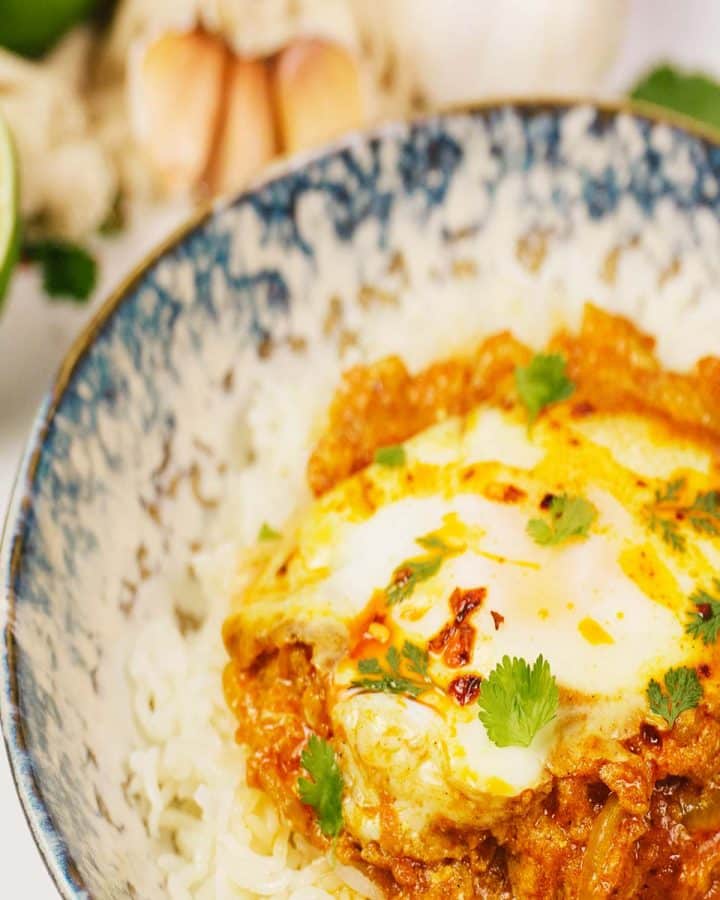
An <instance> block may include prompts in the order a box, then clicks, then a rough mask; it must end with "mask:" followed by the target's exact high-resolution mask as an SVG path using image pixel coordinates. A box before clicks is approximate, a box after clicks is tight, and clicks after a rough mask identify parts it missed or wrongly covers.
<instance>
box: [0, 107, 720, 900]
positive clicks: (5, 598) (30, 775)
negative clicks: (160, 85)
mask: <svg viewBox="0 0 720 900" xmlns="http://www.w3.org/2000/svg"><path fill="white" fill-rule="evenodd" d="M581 107H588V108H591V109H595V110H597V111H598V112H599V113H601V114H602V115H604V116H609V117H613V118H617V117H618V116H620V115H627V116H630V117H631V118H635V119H638V118H639V119H644V120H646V121H649V122H651V123H652V124H655V125H667V126H670V127H672V128H676V129H679V130H681V131H684V132H686V133H687V134H689V135H691V136H693V137H696V138H698V139H700V140H702V141H703V142H705V143H707V144H709V145H710V146H713V147H716V148H717V149H720V130H718V129H715V128H713V127H711V126H708V125H705V124H703V123H700V122H698V121H697V120H695V119H693V118H691V117H689V116H686V115H683V114H682V113H679V112H676V111H674V110H669V109H666V108H664V107H660V106H657V105H655V104H652V103H647V102H645V101H637V100H630V99H625V98H620V99H602V98H593V97H591V96H555V97H554V96H552V95H544V94H538V95H529V96H525V95H521V94H518V95H513V94H508V95H507V96H495V97H488V98H485V99H482V100H478V101H471V102H466V103H456V104H449V105H446V106H442V107H441V108H439V109H437V110H434V111H428V112H422V113H420V114H417V115H409V116H405V117H398V118H389V119H383V120H380V121H377V122H374V123H370V124H367V125H365V126H364V127H362V128H359V129H355V130H353V131H351V132H348V133H345V134H343V135H342V136H340V137H338V138H336V139H334V140H332V141H329V142H327V143H324V144H322V145H319V146H318V147H315V148H311V149H309V150H305V151H302V152H300V153H296V154H293V155H282V156H279V157H277V158H276V159H275V160H274V161H273V162H272V163H271V164H270V165H269V166H267V167H265V168H264V170H263V171H262V172H261V173H260V174H259V176H257V177H256V178H254V179H252V180H251V182H250V183H249V184H248V185H246V186H245V187H244V188H243V189H242V190H241V191H238V192H236V193H234V194H229V195H227V196H223V197H220V198H217V199H215V200H212V201H209V202H206V203H204V204H201V205H200V206H199V207H198V208H197V209H195V210H194V211H193V212H192V213H191V214H190V215H189V216H188V217H187V218H186V219H185V220H184V221H183V222H182V223H181V224H180V225H178V226H176V227H175V228H173V229H172V230H171V231H170V233H169V234H168V235H167V236H166V237H165V238H163V239H162V240H161V241H159V242H158V243H156V244H154V246H153V247H152V248H151V249H150V250H149V251H148V252H147V253H146V254H145V255H144V256H143V257H142V258H141V259H140V260H139V261H138V262H137V263H136V264H135V265H134V266H133V267H132V268H131V269H130V271H129V272H128V273H127V274H126V275H125V276H124V277H123V278H122V279H121V280H120V281H119V282H118V283H117V285H116V286H115V287H114V288H113V289H112V290H111V291H110V292H109V294H108V296H107V297H106V298H105V299H104V300H103V301H102V303H101V304H100V306H99V307H98V309H97V310H96V312H95V313H94V314H93V315H92V316H91V317H90V319H89V320H88V321H87V322H86V323H85V325H84V326H83V327H82V329H81V330H80V331H79V333H78V334H77V336H76V337H75V339H74V340H73V341H72V343H71V345H70V347H69V348H68V350H67V351H66V353H65V355H64V356H63V359H62V362H61V363H60V365H59V367H58V369H57V371H56V374H55V376H54V377H53V378H52V380H51V382H50V386H49V388H48V389H47V390H46V393H45V396H44V399H43V400H42V401H41V403H40V406H39V408H38V410H37V412H36V415H35V419H34V421H33V425H32V427H31V430H30V433H29V435H28V438H27V441H26V443H25V446H24V449H23V451H22V454H21V457H20V462H19V464H18V467H17V470H16V475H15V478H14V481H13V485H12V488H11V492H10V500H9V503H8V506H7V509H6V512H5V516H4V521H3V527H2V530H1V531H0V579H1V580H0V591H2V593H1V594H0V725H1V726H2V733H3V743H4V745H5V751H6V754H7V758H8V762H9V764H10V772H11V775H12V779H13V783H14V786H15V791H16V793H17V795H18V799H19V801H20V805H21V807H22V810H23V813H24V816H25V820H26V821H27V824H28V826H29V828H30V831H31V833H32V836H33V839H34V841H35V845H36V847H37V849H38V851H39V853H40V856H41V858H42V860H43V863H44V864H45V868H46V870H47V872H48V874H49V875H50V878H51V879H52V882H53V884H54V886H55V888H56V890H57V891H58V893H59V895H60V897H62V898H63V900H78V898H87V900H92V895H91V894H90V892H89V890H88V888H87V887H86V886H85V884H84V881H83V878H82V875H81V873H80V871H79V870H78V868H77V866H76V865H75V863H74V861H73V858H72V856H71V855H70V853H69V851H68V848H67V844H66V842H65V838H64V836H63V834H62V833H61V832H60V831H59V830H58V829H57V828H56V826H55V823H54V821H53V819H52V817H51V815H50V812H49V810H48V809H47V806H46V804H45V799H44V794H43V790H42V786H41V784H40V783H39V781H38V779H37V778H36V776H35V774H34V772H33V769H32V760H31V757H30V752H29V750H28V747H27V743H26V739H25V728H24V723H23V720H22V717H21V714H20V706H19V688H18V683H17V670H16V656H15V637H14V622H15V606H16V602H17V598H16V596H15V592H14V583H15V577H16V575H17V573H18V571H19V569H20V566H21V563H22V558H23V544H24V540H23V536H24V527H25V519H26V516H27V513H28V510H29V509H30V506H31V502H32V500H31V495H32V488H33V486H34V483H35V477H36V474H37V467H38V464H39V461H40V457H41V454H42V451H43V447H44V445H45V442H46V438H47V434H48V431H49V429H50V426H51V424H52V422H53V420H54V418H55V414H56V412H57V410H58V407H59V405H60V402H61V399H62V397H63V395H64V393H65V390H66V388H67V387H68V385H69V384H70V383H71V381H72V378H73V375H74V373H75V371H76V369H77V368H78V366H79V365H80V363H81V362H82V360H83V358H84V357H85V355H86V354H87V352H88V351H89V349H90V348H91V346H92V344H93V343H94V341H95V338H96V337H97V336H98V334H99V333H100V331H101V330H102V328H103V327H104V325H105V324H106V322H107V321H108V320H109V319H110V318H111V317H112V315H113V314H114V312H115V311H116V310H117V309H118V308H119V307H120V306H121V305H122V303H123V302H124V300H125V299H126V298H127V297H128V295H129V294H130V292H131V291H132V290H133V288H134V287H135V286H136V285H137V284H138V283H139V282H140V281H141V279H142V278H143V277H144V276H145V274H146V273H147V272H148V271H149V270H150V269H151V268H152V267H153V266H154V265H155V264H156V263H157V262H159V261H160V259H162V257H163V256H164V255H165V254H166V253H168V252H169V251H170V250H171V249H172V248H173V247H175V246H176V245H178V244H179V243H180V242H181V241H182V240H184V239H185V238H186V237H187V236H188V235H190V234H191V233H192V232H193V231H195V230H196V229H198V228H200V227H201V226H202V225H204V224H205V222H206V221H208V220H209V219H212V218H213V217H214V216H215V215H217V214H218V213H220V212H222V211H223V210H224V209H226V208H228V207H230V206H232V205H233V204H234V203H235V202H236V201H237V200H238V199H240V198H242V197H244V196H247V195H250V194H253V193H255V192H256V191H258V190H260V189H262V188H264V187H267V186H268V185H270V184H272V183H274V182H276V181H278V180H281V179H282V178H284V177H286V176H287V175H291V174H293V173H294V172H297V171H299V170H301V169H303V168H304V167H305V166H307V165H309V164H311V163H312V162H314V161H317V160H320V159H323V158H325V157H330V156H333V155H335V154H337V153H338V152H340V151H342V150H343V149H346V148H351V147H353V146H355V145H358V144H362V143H364V142H366V141H367V140H369V139H371V138H374V137H383V136H384V135H387V134H389V133H392V132H393V131H394V130H396V129H404V128H406V127H407V126H408V125H410V126H412V125H421V124H423V123H427V122H432V121H436V120H442V119H446V118H451V117H453V116H463V115H475V114H488V113H490V112H493V111H495V110H498V111H499V110H503V109H516V110H520V111H535V112H542V111H543V110H548V111H549V110H553V111H555V112H557V111H567V110H571V109H574V108H581Z"/></svg>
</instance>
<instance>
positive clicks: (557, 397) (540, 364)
mask: <svg viewBox="0 0 720 900" xmlns="http://www.w3.org/2000/svg"><path fill="white" fill-rule="evenodd" d="M566 367H567V363H566V361H565V358H564V357H563V356H560V354H558V353H538V354H537V355H536V356H534V357H533V358H532V360H531V361H530V363H529V365H527V366H518V367H517V369H515V387H516V388H517V392H518V394H519V395H520V399H521V400H522V402H523V404H524V406H525V408H526V409H527V411H528V420H529V424H530V425H531V426H532V425H533V424H534V423H535V420H536V419H537V417H538V416H539V415H540V413H541V412H542V411H543V410H544V409H545V408H546V407H548V406H551V405H552V404H553V403H559V402H560V401H561V400H566V399H567V398H568V397H570V396H571V395H572V393H573V392H574V390H575V385H574V384H573V383H572V381H570V379H569V378H568V377H567V373H566Z"/></svg>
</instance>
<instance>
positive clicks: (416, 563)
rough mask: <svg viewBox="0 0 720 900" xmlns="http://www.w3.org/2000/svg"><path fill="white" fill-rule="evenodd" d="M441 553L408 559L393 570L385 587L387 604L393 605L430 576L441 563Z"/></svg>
mask: <svg viewBox="0 0 720 900" xmlns="http://www.w3.org/2000/svg"><path fill="white" fill-rule="evenodd" d="M442 562H443V557H442V554H440V553H438V554H436V555H434V556H427V557H418V559H408V560H407V561H406V562H404V563H403V564H402V565H401V566H398V568H397V569H395V571H394V572H393V577H392V580H391V581H390V584H389V585H388V586H387V587H386V588H385V593H386V595H387V602H388V606H395V604H396V603H400V602H401V601H403V600H407V598H408V597H409V596H410V595H411V594H412V592H413V591H414V590H415V588H416V586H417V585H418V584H420V582H421V581H427V580H428V578H432V577H433V575H434V574H435V573H436V572H437V571H438V569H439V568H440V566H441V565H442Z"/></svg>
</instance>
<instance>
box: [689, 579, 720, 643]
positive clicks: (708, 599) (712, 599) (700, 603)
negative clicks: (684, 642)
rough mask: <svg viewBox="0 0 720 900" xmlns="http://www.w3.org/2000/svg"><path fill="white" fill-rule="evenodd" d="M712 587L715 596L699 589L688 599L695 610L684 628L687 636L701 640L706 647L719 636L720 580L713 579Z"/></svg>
mask: <svg viewBox="0 0 720 900" xmlns="http://www.w3.org/2000/svg"><path fill="white" fill-rule="evenodd" d="M713 585H714V590H715V591H716V594H715V595H713V594H711V593H710V592H709V591H706V590H703V589H699V590H697V591H695V593H694V594H693V595H692V596H691V597H690V602H691V603H692V604H694V606H695V609H694V610H693V611H692V612H691V613H690V618H689V619H688V622H687V625H686V626H685V631H686V632H687V633H688V634H691V635H692V636H693V637H699V638H702V641H703V643H704V644H705V645H706V646H707V645H708V644H714V643H715V642H716V641H717V638H718V634H720V578H715V579H713Z"/></svg>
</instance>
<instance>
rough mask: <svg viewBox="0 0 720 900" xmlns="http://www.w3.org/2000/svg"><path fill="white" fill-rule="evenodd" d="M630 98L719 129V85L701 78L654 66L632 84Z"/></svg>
mask: <svg viewBox="0 0 720 900" xmlns="http://www.w3.org/2000/svg"><path fill="white" fill-rule="evenodd" d="M630 96H631V97H632V99H633V100H642V101H644V102H645V103H654V104H655V105H656V106H664V107H666V108H667V109H673V110H675V111H676V112H679V113H682V114H683V115H686V116H690V117H691V118H693V119H696V120H697V121H698V122H704V123H705V124H706V125H712V126H715V127H716V128H720V85H718V83H717V82H716V81H714V80H712V79H710V78H707V77H706V76H705V75H701V74H692V75H691V74H687V73H685V72H681V71H679V70H677V69H675V68H673V67H672V66H668V65H662V66H658V67H657V68H656V69H653V70H652V71H651V72H649V73H648V74H647V75H646V76H645V77H644V78H643V79H642V80H641V81H639V82H638V83H637V84H636V85H635V87H634V88H633V90H632V92H631V94H630Z"/></svg>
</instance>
